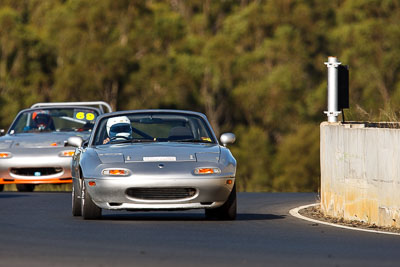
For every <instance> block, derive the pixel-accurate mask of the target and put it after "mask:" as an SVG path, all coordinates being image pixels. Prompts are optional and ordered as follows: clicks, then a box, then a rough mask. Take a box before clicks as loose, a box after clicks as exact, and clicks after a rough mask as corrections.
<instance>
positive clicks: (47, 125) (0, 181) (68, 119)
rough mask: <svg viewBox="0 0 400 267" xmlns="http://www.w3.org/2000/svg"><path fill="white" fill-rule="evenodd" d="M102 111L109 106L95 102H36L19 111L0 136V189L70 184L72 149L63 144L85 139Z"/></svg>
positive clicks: (108, 108) (28, 188)
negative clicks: (77, 137) (11, 185)
mask: <svg viewBox="0 0 400 267" xmlns="http://www.w3.org/2000/svg"><path fill="white" fill-rule="evenodd" d="M85 105H88V106H85ZM90 105H94V106H97V108H95V107H90ZM103 107H105V110H104V109H103ZM104 111H111V108H110V107H109V105H108V104H107V103H104V102H101V101H100V102H99V101H97V102H72V103H71V102H66V103H38V104H35V105H33V106H32V108H30V109H25V110H22V111H21V112H19V113H18V115H17V117H16V118H15V120H14V122H13V123H12V124H11V126H10V128H9V130H8V132H7V134H6V135H5V136H2V137H0V191H2V190H3V188H4V184H16V186H17V189H18V191H25V192H26V191H33V190H34V187H35V185H37V184H43V183H46V184H61V183H71V182H72V178H71V169H70V167H71V158H72V155H73V154H74V151H75V149H74V148H71V147H65V144H66V142H67V139H68V138H69V137H71V136H80V137H81V138H82V139H88V138H89V135H90V132H91V130H92V128H93V126H94V122H95V120H96V118H97V117H98V116H99V115H100V114H102V113H104Z"/></svg>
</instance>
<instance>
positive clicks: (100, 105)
mask: <svg viewBox="0 0 400 267" xmlns="http://www.w3.org/2000/svg"><path fill="white" fill-rule="evenodd" d="M54 106H96V107H98V108H99V109H100V110H101V111H102V112H103V113H107V112H112V108H111V106H110V105H109V104H108V103H106V102H104V101H86V102H49V103H36V104H33V105H32V106H31V108H38V107H54Z"/></svg>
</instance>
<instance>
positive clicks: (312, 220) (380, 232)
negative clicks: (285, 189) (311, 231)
mask: <svg viewBox="0 0 400 267" xmlns="http://www.w3.org/2000/svg"><path fill="white" fill-rule="evenodd" d="M317 205H319V203H317V204H309V205H304V206H300V207H298V208H294V209H291V210H290V211H289V213H290V215H292V216H294V217H296V218H299V219H302V220H306V221H309V222H314V223H319V224H325V225H330V226H334V227H339V228H344V229H349V230H355V231H363V232H370V233H376V234H386V235H400V233H392V232H385V231H377V230H368V229H362V228H357V227H351V226H345V225H340V224H334V223H329V222H324V221H318V220H315V219H311V218H308V217H305V216H303V215H300V214H299V210H302V209H305V208H309V207H312V206H317Z"/></svg>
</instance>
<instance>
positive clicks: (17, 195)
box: [0, 193, 29, 198]
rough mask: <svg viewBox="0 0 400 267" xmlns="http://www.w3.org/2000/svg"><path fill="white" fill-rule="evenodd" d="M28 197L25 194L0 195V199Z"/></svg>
mask: <svg viewBox="0 0 400 267" xmlns="http://www.w3.org/2000/svg"><path fill="white" fill-rule="evenodd" d="M28 196H29V195H25V194H4V193H1V194H0V198H16V197H28Z"/></svg>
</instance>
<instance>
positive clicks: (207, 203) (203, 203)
mask: <svg viewBox="0 0 400 267" xmlns="http://www.w3.org/2000/svg"><path fill="white" fill-rule="evenodd" d="M212 203H214V202H200V204H201V205H211V204H212Z"/></svg>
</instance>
